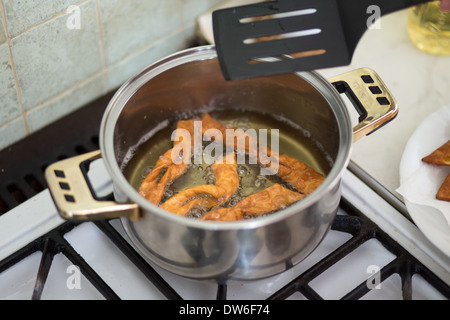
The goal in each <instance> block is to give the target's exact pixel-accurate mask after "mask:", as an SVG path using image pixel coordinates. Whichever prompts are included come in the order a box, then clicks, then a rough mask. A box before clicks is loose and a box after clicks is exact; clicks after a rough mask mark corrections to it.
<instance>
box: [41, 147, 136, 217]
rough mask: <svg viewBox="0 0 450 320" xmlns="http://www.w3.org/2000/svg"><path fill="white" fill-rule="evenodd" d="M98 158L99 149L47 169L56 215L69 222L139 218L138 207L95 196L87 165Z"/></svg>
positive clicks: (46, 175)
mask: <svg viewBox="0 0 450 320" xmlns="http://www.w3.org/2000/svg"><path fill="white" fill-rule="evenodd" d="M99 158H101V152H100V151H99V150H98V151H93V152H90V153H86V154H82V155H80V156H76V157H72V158H69V159H65V160H61V161H59V162H56V163H54V164H52V165H50V166H48V167H47V169H46V170H45V179H46V180H47V184H48V187H49V190H50V193H51V195H52V198H53V201H54V203H55V206H56V208H57V209H58V212H59V214H60V215H61V216H62V217H63V218H64V219H70V220H95V219H115V218H119V217H127V218H129V219H131V220H137V219H139V215H140V210H139V207H138V205H137V204H134V203H124V204H120V203H116V202H114V201H108V200H102V199H99V198H97V197H96V195H95V192H94V190H93V188H92V186H91V184H90V182H89V179H88V177H87V172H88V171H89V165H90V163H91V162H92V161H94V160H96V159H99Z"/></svg>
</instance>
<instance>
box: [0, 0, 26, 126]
mask: <svg viewBox="0 0 450 320" xmlns="http://www.w3.org/2000/svg"><path fill="white" fill-rule="evenodd" d="M0 11H1V15H2V19H3V26H4V28H5V33H6V43H7V44H8V49H9V60H10V62H11V70H12V72H13V75H14V82H15V84H16V93H17V100H18V102H19V106H20V112H21V117H22V120H23V124H24V127H25V134H26V135H29V134H30V129H29V128H28V123H27V121H26V119H25V112H24V108H23V103H22V92H21V91H20V86H19V78H18V77H17V71H16V64H15V63H14V58H13V54H12V48H11V37H10V36H9V32H8V28H7V26H6V12H5V5H4V3H3V0H0ZM16 119H18V118H16ZM16 119H13V120H12V121H14V120H16ZM12 121H9V122H7V123H6V124H8V123H11V122H12ZM6 124H4V125H6Z"/></svg>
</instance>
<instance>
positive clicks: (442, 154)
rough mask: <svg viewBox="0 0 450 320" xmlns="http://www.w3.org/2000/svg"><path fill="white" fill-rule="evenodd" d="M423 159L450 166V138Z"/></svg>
mask: <svg viewBox="0 0 450 320" xmlns="http://www.w3.org/2000/svg"><path fill="white" fill-rule="evenodd" d="M422 161H424V162H427V163H431V164H435V165H443V166H450V140H449V141H447V142H446V143H444V144H443V145H442V146H440V147H439V148H438V149H436V150H435V151H433V152H432V153H430V154H429V155H427V156H426V157H424V158H423V159H422Z"/></svg>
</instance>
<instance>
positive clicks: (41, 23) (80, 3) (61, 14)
mask: <svg viewBox="0 0 450 320" xmlns="http://www.w3.org/2000/svg"><path fill="white" fill-rule="evenodd" d="M0 1H2V2H3V0H0ZM88 1H90V0H83V1H79V2H77V3H76V4H74V5H75V6H81V5H83V4H84V3H86V2H88ZM66 14H67V8H66V9H64V10H63V11H61V12H59V13H55V14H54V15H52V16H51V17H50V18H48V19H47V20H44V21H41V22H39V23H37V24H35V25H33V26H31V27H29V28H28V29H25V30H24V31H22V32H20V33H18V34H16V35H15V36H14V37H10V39H14V38H17V37H19V36H21V35H23V34H24V33H26V32H28V31H30V30H33V29H35V28H37V27H39V26H41V25H43V24H45V23H47V22H49V21H50V20H53V19H57V18H59V17H62V16H64V15H66ZM8 37H9V35H8Z"/></svg>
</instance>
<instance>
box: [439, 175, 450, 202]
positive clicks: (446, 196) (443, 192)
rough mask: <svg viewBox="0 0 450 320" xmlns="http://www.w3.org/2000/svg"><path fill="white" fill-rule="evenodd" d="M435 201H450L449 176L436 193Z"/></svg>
mask: <svg viewBox="0 0 450 320" xmlns="http://www.w3.org/2000/svg"><path fill="white" fill-rule="evenodd" d="M436 199H438V200H443V201H450V174H449V175H448V176H447V178H445V180H444V183H442V185H441V187H440V188H439V190H438V192H437V193H436Z"/></svg>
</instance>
